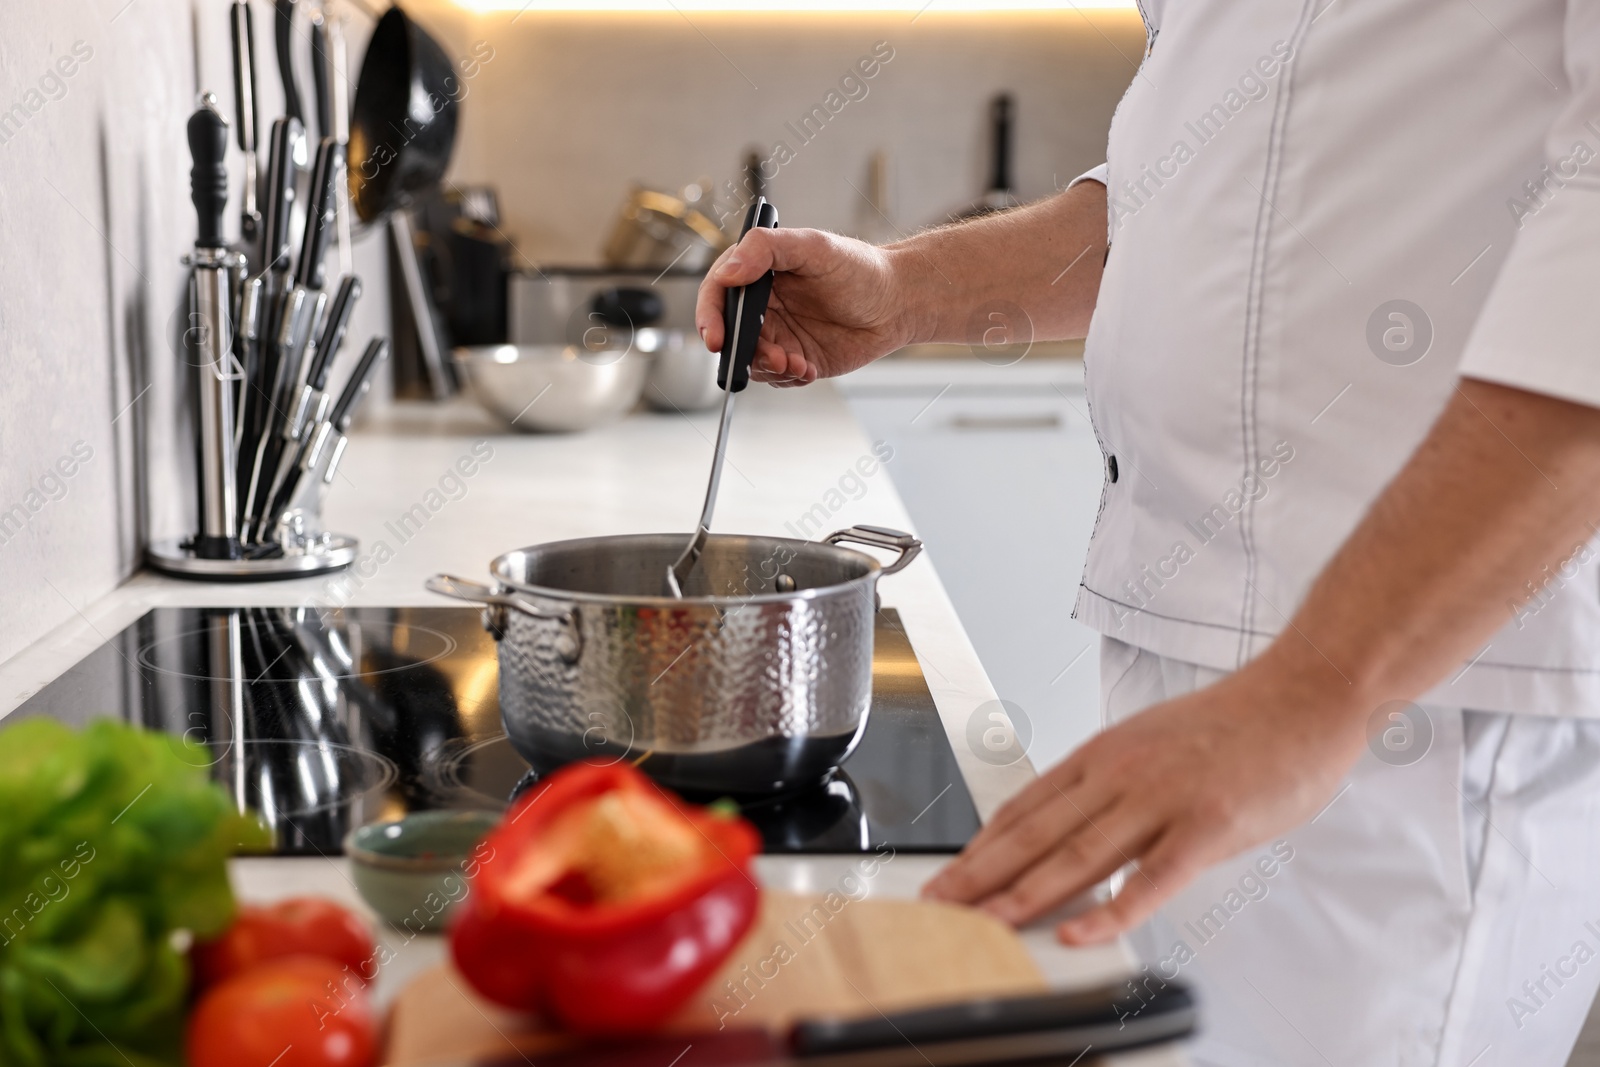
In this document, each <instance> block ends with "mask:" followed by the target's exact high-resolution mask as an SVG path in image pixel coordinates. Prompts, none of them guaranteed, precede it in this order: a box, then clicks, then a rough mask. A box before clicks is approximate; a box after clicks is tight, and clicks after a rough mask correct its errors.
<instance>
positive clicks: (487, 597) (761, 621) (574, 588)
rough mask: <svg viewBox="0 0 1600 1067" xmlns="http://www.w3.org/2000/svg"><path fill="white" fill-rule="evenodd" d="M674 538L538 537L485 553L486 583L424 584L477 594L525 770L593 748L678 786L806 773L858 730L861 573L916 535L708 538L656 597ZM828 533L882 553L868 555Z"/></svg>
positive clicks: (908, 549)
mask: <svg viewBox="0 0 1600 1067" xmlns="http://www.w3.org/2000/svg"><path fill="white" fill-rule="evenodd" d="M683 542H684V535H683V534H629V535H622V536H616V537H590V538H583V539H581V540H574V541H556V542H551V543H549V544H544V545H536V546H533V547H531V548H523V549H518V550H517V551H515V552H508V553H506V554H505V555H503V556H501V557H500V558H499V559H497V560H495V561H494V563H493V564H491V569H492V571H493V572H494V576H495V579H496V581H495V584H494V585H493V586H487V585H481V584H479V583H476V582H469V581H466V580H464V579H461V578H455V577H452V576H450V575H443V574H440V575H435V576H434V577H433V578H431V579H429V580H428V588H429V589H431V590H433V591H434V592H436V593H443V594H445V595H446V596H452V597H457V598H459V599H462V600H469V601H475V602H477V603H480V604H485V605H487V606H488V607H487V610H486V612H485V625H487V626H488V628H489V630H490V632H492V633H493V634H494V635H495V638H496V640H497V641H498V642H499V661H500V713H501V716H502V719H503V720H504V724H505V730H506V736H507V737H508V738H509V739H510V741H511V744H512V747H514V748H515V749H516V750H517V752H518V753H519V754H520V755H521V756H522V757H523V759H526V760H527V761H528V762H529V763H530V764H531V765H532V766H533V768H534V770H536V771H538V772H540V773H546V772H548V771H551V770H554V769H555V768H556V767H559V766H561V765H563V764H566V763H570V762H572V761H573V760H577V759H584V758H599V759H611V760H620V759H626V760H628V761H629V762H632V763H635V764H636V765H638V766H639V767H640V768H641V769H642V770H644V771H645V773H647V774H649V775H650V776H651V777H653V778H655V779H656V780H657V781H659V782H662V783H663V784H666V785H668V786H671V787H672V788H675V789H679V790H684V791H688V792H692V793H734V794H758V793H775V792H781V791H783V790H786V789H793V788H796V787H799V786H806V785H811V784H814V783H816V782H818V781H820V780H821V779H822V778H823V777H825V776H826V775H827V774H828V772H829V771H831V770H832V769H833V768H835V767H837V766H838V765H839V764H840V762H841V761H843V760H844V758H845V757H846V756H848V755H849V754H850V752H851V750H852V749H853V748H854V747H855V744H856V742H857V740H859V739H860V737H861V732H862V730H863V729H865V727H866V716H867V708H868V704H869V703H870V701H871V696H872V617H873V612H874V610H875V608H876V597H875V595H874V594H875V591H876V587H877V581H878V579H879V578H880V577H883V576H884V575H888V574H894V573H895V572H896V571H899V570H901V569H902V568H903V567H905V566H906V564H908V563H910V562H911V560H912V559H914V558H915V557H916V555H917V553H918V552H919V551H920V550H921V548H922V545H921V543H920V542H919V541H917V539H916V538H914V537H912V536H911V535H909V534H904V533H900V532H898V531H894V530H885V529H881V528H878V527H872V526H854V527H851V528H850V529H848V530H840V531H839V532H838V533H835V534H833V535H831V536H830V537H828V538H826V539H825V541H824V542H823V543H818V542H814V541H797V540H792V539H790V538H781V537H740V536H736V535H733V534H712V535H710V537H709V538H707V540H706V547H705V552H704V554H703V555H701V557H700V562H699V564H698V565H697V566H696V568H695V570H694V573H693V574H692V575H691V576H690V580H689V582H688V583H687V585H686V588H685V590H684V591H685V593H686V594H688V595H687V596H685V597H684V598H683V599H675V598H672V597H667V596H663V595H661V592H662V585H663V577H662V576H663V575H664V574H665V573H666V569H667V565H668V564H670V563H671V562H672V561H673V559H675V558H676V557H677V555H678V553H679V552H681V551H682V549H683ZM840 542H852V543H855V544H865V545H871V546H874V547H877V548H881V549H886V550H889V551H894V552H897V553H898V554H899V555H898V558H896V559H895V560H894V561H893V562H891V563H890V564H889V565H888V566H883V565H881V564H879V562H878V561H877V560H876V559H873V558H872V557H871V556H869V555H867V554H865V553H863V552H858V551H855V550H854V549H848V548H843V547H840Z"/></svg>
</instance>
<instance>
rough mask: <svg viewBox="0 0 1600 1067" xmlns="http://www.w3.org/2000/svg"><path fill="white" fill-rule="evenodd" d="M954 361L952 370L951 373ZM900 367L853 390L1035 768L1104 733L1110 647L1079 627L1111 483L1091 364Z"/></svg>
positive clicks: (876, 370)
mask: <svg viewBox="0 0 1600 1067" xmlns="http://www.w3.org/2000/svg"><path fill="white" fill-rule="evenodd" d="M943 362H946V361H939V363H943ZM974 362H975V361H968V360H963V361H961V362H960V364H959V365H951V366H943V367H941V366H940V365H939V363H936V362H934V361H927V362H920V361H919V362H918V363H916V364H912V363H910V362H898V361H887V362H884V363H880V364H878V365H876V366H874V367H871V368H868V369H867V370H866V371H862V372H858V374H856V375H852V376H850V377H847V378H844V379H840V381H839V385H840V388H841V389H842V390H843V391H844V392H845V395H846V396H847V398H848V400H849V402H850V406H851V409H852V410H853V411H854V412H855V414H856V417H857V418H858V419H859V420H860V421H861V423H862V425H863V427H864V428H865V430H866V431H867V433H868V434H869V435H870V436H871V437H872V438H873V439H874V440H883V441H887V442H888V443H889V444H890V445H891V446H892V447H893V448H894V458H893V459H892V460H891V461H890V462H889V463H888V464H886V466H885V470H887V471H888V472H889V475H890V477H891V478H892V479H893V480H894V484H895V488H896V489H898V490H899V493H900V496H901V498H902V499H903V500H904V501H905V505H906V508H907V509H908V510H909V511H910V513H911V517H912V519H913V521H914V522H915V523H916V525H917V529H918V531H919V533H920V535H921V537H922V538H923V540H924V541H925V542H926V544H927V546H928V552H929V554H930V556H931V557H932V559H933V561H934V564H935V565H936V566H937V567H938V568H939V575H940V577H941V578H942V579H943V580H944V585H945V588H946V589H947V590H948V591H949V594H950V598H951V600H952V601H954V603H955V607H956V611H957V612H958V613H959V614H960V616H961V621H962V623H963V624H964V625H965V627H966V630H967V633H968V635H970V637H971V638H972V643H973V645H974V646H975V647H976V648H977V651H978V656H979V658H980V659H982V661H983V665H984V668H985V669H986V670H987V671H988V674H989V678H990V680H991V681H992V682H993V683H994V687H995V691H996V693H997V694H998V695H999V696H1000V698H1001V699H1002V700H1005V701H1008V702H1010V703H1012V704H1014V705H1016V706H1017V707H1019V708H1021V709H1022V712H1023V714H1024V715H1025V716H1026V717H1027V720H1028V722H1029V725H1030V726H1031V729H1032V734H1033V738H1032V741H1031V743H1030V746H1029V755H1030V756H1031V757H1032V759H1033V762H1034V765H1035V767H1037V768H1040V769H1043V768H1044V767H1046V766H1048V765H1049V764H1051V763H1053V762H1055V761H1056V760H1058V759H1059V758H1061V757H1062V756H1063V755H1065V754H1066V753H1067V752H1069V751H1070V750H1071V749H1073V748H1074V747H1076V746H1077V745H1078V744H1080V743H1082V741H1083V740H1084V739H1085V738H1087V737H1088V736H1089V735H1090V734H1091V733H1093V732H1094V731H1095V730H1096V729H1098V728H1099V721H1100V715H1099V662H1098V661H1099V656H1098V649H1097V642H1098V636H1097V635H1096V634H1095V633H1094V632H1093V631H1091V630H1089V629H1088V628H1087V627H1084V626H1082V625H1080V624H1078V623H1076V622H1074V621H1073V620H1072V618H1071V613H1072V604H1073V602H1074V600H1075V599H1076V596H1077V589H1078V581H1079V579H1080V577H1081V575H1082V572H1083V560H1084V555H1085V553H1086V551H1087V549H1088V544H1089V535H1090V533H1091V531H1092V530H1093V527H1094V518H1095V512H1096V510H1097V508H1098V506H1099V500H1100V489H1101V482H1102V478H1103V474H1104V466H1103V461H1102V458H1101V454H1100V449H1099V446H1098V445H1097V444H1096V442H1095V437H1094V431H1093V429H1092V428H1091V427H1090V425H1089V420H1088V406H1087V405H1086V404H1085V402H1084V396H1083V384H1082V365H1081V364H1078V363H1072V362H1066V361H1053V362H1059V363H1060V365H1059V366H1051V365H1048V364H1047V363H1046V361H1040V363H1041V364H1045V365H1042V366H1041V365H1031V366H1028V367H1026V368H1024V367H1023V366H1021V365H1019V366H1017V367H1001V368H989V367H984V366H982V365H981V364H978V365H976V366H974Z"/></svg>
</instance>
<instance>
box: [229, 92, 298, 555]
mask: <svg viewBox="0 0 1600 1067" xmlns="http://www.w3.org/2000/svg"><path fill="white" fill-rule="evenodd" d="M300 135H301V130H300V123H299V122H297V121H296V120H295V119H293V118H281V119H278V120H277V121H275V122H274V123H273V124H272V137H271V143H270V145H269V147H268V150H267V173H266V209H265V211H264V212H263V214H262V222H261V264H262V267H261V269H262V271H263V272H264V273H265V286H264V288H263V290H262V296H261V327H260V329H259V330H258V331H257V333H258V335H259V336H258V338H257V340H256V341H255V343H254V348H255V355H254V358H251V359H247V360H246V362H245V370H246V374H247V376H246V379H245V390H244V396H245V404H244V407H243V411H242V415H241V419H242V422H243V425H244V430H243V432H242V433H241V434H240V435H239V474H238V484H239V486H240V487H241V495H240V499H239V506H240V509H241V512H242V519H241V523H240V530H241V531H246V532H248V530H249V529H250V526H251V520H252V519H253V518H254V516H255V509H254V501H255V499H256V496H257V492H258V489H259V487H260V482H261V480H262V478H263V477H264V476H265V475H269V474H271V473H272V472H271V471H270V470H267V471H265V472H263V471H262V469H261V468H262V465H263V462H264V459H265V455H264V452H265V449H266V445H267V440H268V428H267V427H268V423H269V421H270V419H271V415H272V411H273V404H274V398H273V394H272V390H273V386H274V383H275V382H276V381H277V378H278V366H279V363H280V362H281V360H280V358H279V351H278V348H277V345H276V344H275V343H274V341H275V340H276V336H277V334H276V332H275V331H276V330H277V328H278V323H279V322H280V321H281V319H282V318H283V313H284V308H283V304H284V301H285V298H286V295H287V294H288V292H289V290H290V286H291V285H292V283H293V281H294V258H293V256H291V255H290V252H289V220H290V217H291V215H292V214H293V208H294V198H295V189H294V184H295V183H294V175H295V168H294V145H295V141H296V140H297V139H298V138H299V137H300Z"/></svg>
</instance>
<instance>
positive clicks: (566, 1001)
mask: <svg viewBox="0 0 1600 1067" xmlns="http://www.w3.org/2000/svg"><path fill="white" fill-rule="evenodd" d="M485 844H486V845H487V848H485V849H484V850H483V851H484V852H485V853H487V858H486V859H484V860H483V861H482V862H481V863H480V864H479V866H478V870H477V871H476V873H475V874H474V875H473V877H472V878H471V892H470V893H469V894H468V896H467V899H466V900H465V901H464V902H463V903H462V905H461V906H460V907H459V908H458V909H457V912H456V917H455V920H454V923H453V924H452V927H451V934H450V947H451V952H452V954H453V956H454V958H455V963H456V967H457V969H458V970H460V971H461V973H462V975H463V976H465V977H466V979H467V980H468V981H469V982H470V983H471V984H472V986H473V987H474V988H475V989H476V990H477V991H478V992H479V993H481V994H483V996H485V997H487V998H488V999H489V1000H492V1001H494V1002H496V1003H498V1004H501V1005H504V1006H506V1007H508V1008H512V1009H515V1010H520V1011H541V1012H544V1013H545V1014H547V1015H549V1016H550V1017H552V1018H553V1019H554V1020H555V1021H557V1022H559V1023H560V1024H562V1025H563V1026H565V1027H567V1028H568V1029H571V1030H575V1031H579V1032H585V1033H615V1032H629V1031H638V1030H644V1029H649V1028H650V1027H652V1026H655V1025H657V1024H658V1023H661V1022H663V1021H665V1020H666V1019H667V1017H668V1016H670V1015H671V1014H672V1013H673V1011H675V1010H676V1009H677V1008H678V1007H679V1006H680V1005H682V1004H683V1003H684V1001H686V1000H687V999H688V998H689V996H690V995H692V994H693V993H694V991H695V990H696V989H698V988H700V986H701V985H703V984H704V982H705V981H706V979H707V978H709V977H710V976H711V974H712V973H713V972H714V971H715V970H716V969H717V967H718V966H720V965H721V963H722V961H723V960H724V959H726V958H727V956H728V954H729V953H730V952H732V951H733V948H734V946H735V945H737V944H738V943H739V941H740V939H742V938H743V937H744V935H745V933H746V932H747V931H748V930H749V929H750V925H751V923H752V922H753V921H754V919H755V915H756V911H757V907H758V905H759V903H760V889H759V887H758V886H757V885H756V883H755V880H754V879H753V877H752V876H751V873H750V869H749V868H750V859H751V857H752V856H754V855H755V854H756V853H757V852H758V851H759V850H760V846H761V839H760V836H759V835H758V834H757V833H756V831H755V828H754V827H752V826H751V825H750V824H749V823H747V822H745V821H744V820H743V819H741V818H739V817H738V816H736V815H731V814H724V813H720V812H717V811H714V810H711V809H708V808H699V807H694V806H691V805H688V804H686V803H684V802H683V801H682V800H679V799H678V798H677V797H675V796H673V795H672V794H670V793H667V792H665V791H664V790H662V789H660V788H659V787H658V786H656V785H655V783H653V782H651V781H650V780H649V779H648V778H646V777H645V776H644V775H643V774H641V773H640V772H639V771H637V770H635V769H634V768H632V767H630V766H628V765H626V764H621V763H612V764H600V763H578V764H573V765H571V766H569V767H564V768H562V769H561V770H560V771H558V772H556V773H555V774H552V775H550V776H549V777H548V778H546V779H545V780H544V781H543V782H541V783H539V785H538V786H536V787H535V788H534V789H532V790H530V791H529V792H528V793H527V794H525V795H524V796H523V797H522V798H521V799H520V800H518V801H517V803H516V804H515V805H514V806H513V807H512V808H511V810H510V811H509V812H508V813H507V815H506V818H505V821H504V822H502V823H501V824H500V825H499V826H498V827H497V828H496V829H495V830H494V832H493V833H491V834H490V835H489V837H488V838H487V839H486V842H485Z"/></svg>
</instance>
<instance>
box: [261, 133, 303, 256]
mask: <svg viewBox="0 0 1600 1067" xmlns="http://www.w3.org/2000/svg"><path fill="white" fill-rule="evenodd" d="M299 139H300V123H299V122H298V121H296V120H295V119H293V118H281V119H278V120H277V121H275V122H274V123H273V124H272V143H271V145H270V146H269V147H268V149H267V205H266V210H265V212H264V213H263V215H262V226H261V232H262V238H261V241H262V244H261V264H262V266H263V267H267V268H273V269H276V270H278V271H280V272H282V273H284V274H287V273H289V268H291V267H292V266H294V263H293V261H292V260H290V258H289V217H290V216H291V215H293V214H294V143H295V141H297V140H299Z"/></svg>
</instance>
